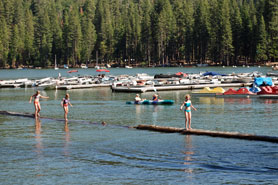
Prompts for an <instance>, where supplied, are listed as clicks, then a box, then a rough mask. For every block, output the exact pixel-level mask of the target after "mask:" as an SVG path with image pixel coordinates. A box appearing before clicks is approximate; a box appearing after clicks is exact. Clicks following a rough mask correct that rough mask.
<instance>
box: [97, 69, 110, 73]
mask: <svg viewBox="0 0 278 185" xmlns="http://www.w3.org/2000/svg"><path fill="white" fill-rule="evenodd" d="M96 72H106V73H109V72H110V71H109V70H107V69H97V70H96Z"/></svg>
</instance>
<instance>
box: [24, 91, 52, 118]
mask: <svg viewBox="0 0 278 185" xmlns="http://www.w3.org/2000/svg"><path fill="white" fill-rule="evenodd" d="M33 97H34V106H35V118H37V117H39V116H40V114H39V112H40V111H41V105H40V98H44V99H48V98H49V97H48V96H42V95H41V94H40V91H37V92H36V94H34V95H32V96H31V97H30V100H29V103H31V102H32V99H33Z"/></svg>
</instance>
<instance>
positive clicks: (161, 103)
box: [126, 100, 174, 105]
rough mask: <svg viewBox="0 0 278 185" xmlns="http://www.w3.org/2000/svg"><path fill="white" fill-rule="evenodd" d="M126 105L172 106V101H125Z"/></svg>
mask: <svg viewBox="0 0 278 185" xmlns="http://www.w3.org/2000/svg"><path fill="white" fill-rule="evenodd" d="M126 104H138V105H173V104H174V100H158V101H152V100H144V101H139V102H135V101H127V102H126Z"/></svg>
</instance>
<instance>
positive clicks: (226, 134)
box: [134, 125, 278, 143]
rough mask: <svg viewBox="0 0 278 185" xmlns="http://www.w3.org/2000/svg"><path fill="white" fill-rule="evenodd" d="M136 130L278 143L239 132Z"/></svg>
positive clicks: (153, 127) (142, 127) (149, 127)
mask: <svg viewBox="0 0 278 185" xmlns="http://www.w3.org/2000/svg"><path fill="white" fill-rule="evenodd" d="M134 128H136V129H139V130H150V131H157V132H166V133H181V134H190V135H206V136H212V137H222V138H234V139H245V140H254V141H267V142H273V143H278V137H275V136H263V135H254V134H244V133H239V132H222V131H211V130H201V129H191V130H185V129H182V128H175V127H163V126H157V125H138V126H136V127H134Z"/></svg>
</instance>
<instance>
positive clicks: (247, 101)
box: [224, 98, 252, 105]
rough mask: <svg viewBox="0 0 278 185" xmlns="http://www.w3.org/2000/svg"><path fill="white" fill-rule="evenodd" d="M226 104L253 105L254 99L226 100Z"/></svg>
mask: <svg viewBox="0 0 278 185" xmlns="http://www.w3.org/2000/svg"><path fill="white" fill-rule="evenodd" d="M224 99H225V103H232V104H235V103H236V104H246V105H247V104H251V103H252V99H251V98H224Z"/></svg>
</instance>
